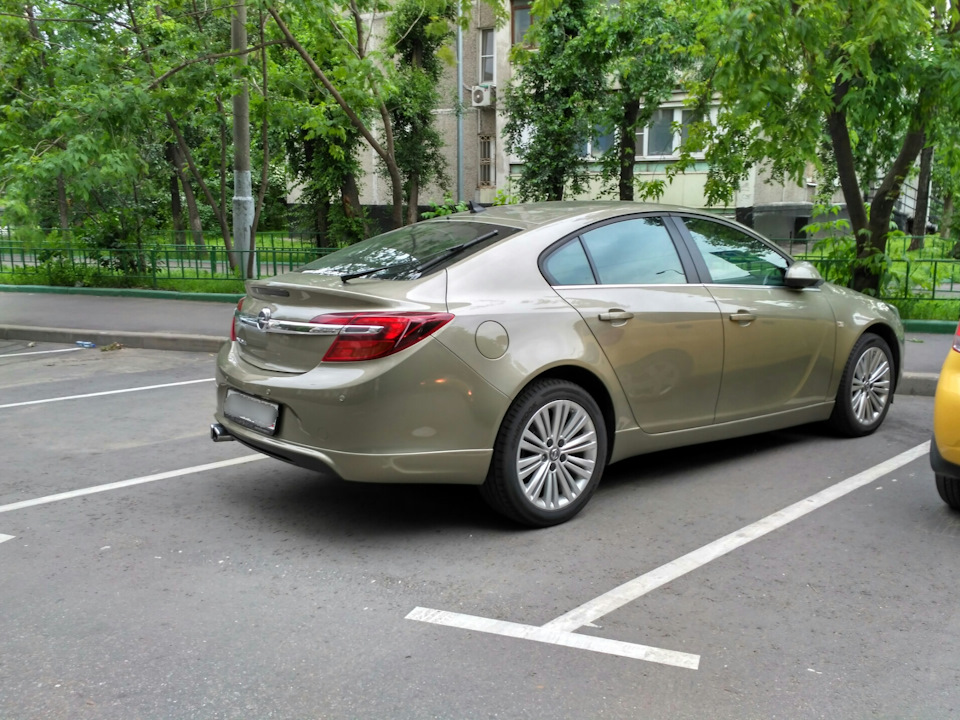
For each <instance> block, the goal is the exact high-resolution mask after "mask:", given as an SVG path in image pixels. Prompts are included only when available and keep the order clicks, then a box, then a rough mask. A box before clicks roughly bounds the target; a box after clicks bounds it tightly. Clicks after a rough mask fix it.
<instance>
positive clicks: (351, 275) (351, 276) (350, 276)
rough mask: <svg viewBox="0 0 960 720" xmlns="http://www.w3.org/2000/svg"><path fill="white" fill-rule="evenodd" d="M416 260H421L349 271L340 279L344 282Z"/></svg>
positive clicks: (409, 262) (402, 265) (412, 262)
mask: <svg viewBox="0 0 960 720" xmlns="http://www.w3.org/2000/svg"><path fill="white" fill-rule="evenodd" d="M415 262H419V260H407V261H405V262H401V263H395V264H393V265H384V266H383V267H378V268H370V269H369V270H360V271H359V272H355V273H347V274H346V275H341V276H340V280H341V281H342V282H346V281H347V280H356V279H357V278H362V277H366V276H367V275H374V274H376V273H378V272H383V271H384V270H393V269H394V268H401V267H406V266H407V265H413V264H414V263H415Z"/></svg>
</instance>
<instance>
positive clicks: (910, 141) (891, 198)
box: [853, 130, 924, 295]
mask: <svg viewBox="0 0 960 720" xmlns="http://www.w3.org/2000/svg"><path fill="white" fill-rule="evenodd" d="M923 144H924V133H923V131H922V130H910V131H909V132H907V134H906V136H905V137H904V139H903V145H902V146H901V148H900V153H899V154H898V155H897V159H896V160H894V161H893V165H892V166H891V167H890V169H889V170H887V174H886V175H884V177H883V180H882V181H881V183H880V186H879V187H878V188H877V192H876V194H875V195H874V197H873V202H872V203H871V204H870V223H869V225H868V226H867V233H866V234H865V236H864V235H858V236H857V262H856V264H855V265H854V268H853V289H854V290H857V291H859V292H864V291H869V292H870V293H871V294H875V295H879V294H880V289H881V288H880V280H881V277H880V272H878V268H879V263H877V262H875V259H876V258H875V256H876V255H878V254H883V253H885V252H886V250H887V236H888V235H889V234H890V220H891V218H892V217H893V208H894V206H895V205H896V204H897V200H898V199H899V198H900V192H901V190H903V182H904V180H905V179H906V176H907V172H908V171H909V169H910V167H911V166H912V165H913V163H914V161H915V160H916V159H917V154H918V153H919V152H920V150H921V149H922V148H923Z"/></svg>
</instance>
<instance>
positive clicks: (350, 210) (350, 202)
mask: <svg viewBox="0 0 960 720" xmlns="http://www.w3.org/2000/svg"><path fill="white" fill-rule="evenodd" d="M340 202H341V203H342V205H343V215H344V217H346V218H348V219H350V220H355V219H357V218H361V219H362V218H363V208H361V207H360V188H359V186H358V185H357V178H356V176H355V175H354V174H353V173H348V174H347V176H346V177H345V178H344V179H343V185H341V186H340ZM360 232H361V234H362V235H363V237H361V238H351V242H356V241H357V240H358V239H359V240H365V239H366V237H367V224H366V223H362V224H361V231H360Z"/></svg>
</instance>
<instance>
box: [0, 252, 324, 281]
mask: <svg viewBox="0 0 960 720" xmlns="http://www.w3.org/2000/svg"><path fill="white" fill-rule="evenodd" d="M335 249H336V248H317V247H290V246H286V245H285V246H283V247H278V248H271V247H261V248H258V249H257V250H255V251H253V254H254V264H253V277H254V278H262V277H271V276H273V275H278V274H280V273H283V272H287V271H289V270H293V269H296V268H298V267H300V266H302V265H305V264H306V263H308V262H310V261H311V260H314V259H316V258H318V257H321V256H322V255H326V254H328V253H330V252H333V251H334V250H335ZM249 256H250V251H231V252H229V253H228V252H227V251H226V250H224V249H223V248H222V247H212V246H211V247H206V248H197V247H196V246H194V245H167V246H153V247H147V248H122V249H116V248H109V249H108V248H90V247H75V246H62V247H42V248H29V247H27V246H25V245H23V244H19V243H18V244H2V243H0V282H3V279H4V276H5V275H13V276H15V277H16V279H17V281H18V282H30V283H31V284H38V285H61V286H62V285H90V286H95V287H151V288H158V287H161V286H163V287H170V286H174V285H176V283H177V282H180V283H181V284H182V283H184V281H197V280H204V281H219V282H223V283H227V282H230V283H233V284H234V285H235V284H236V283H237V281H238V280H239V271H238V270H236V268H239V267H246V263H247V259H248V258H249ZM33 279H35V280H34V281H33V282H31V280H33Z"/></svg>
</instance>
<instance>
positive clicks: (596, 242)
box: [581, 217, 687, 285]
mask: <svg viewBox="0 0 960 720" xmlns="http://www.w3.org/2000/svg"><path fill="white" fill-rule="evenodd" d="M581 239H582V241H583V246H584V247H585V248H586V251H587V253H588V254H589V256H590V259H591V260H592V261H593V267H594V268H595V269H596V271H597V275H598V280H599V281H600V282H601V283H603V284H607V285H664V284H676V283H685V282H687V276H686V274H685V273H684V272H683V265H681V264H680V256H679V255H677V249H676V248H675V247H674V245H673V240H671V239H670V233H669V232H668V231H667V228H666V227H664V224H663V220H662V219H660V218H658V217H645V218H632V219H630V220H621V221H620V222H614V223H610V224H609V225H602V226H600V227H598V228H596V229H594V230H589V231H587V232H585V233H583V235H581Z"/></svg>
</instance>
